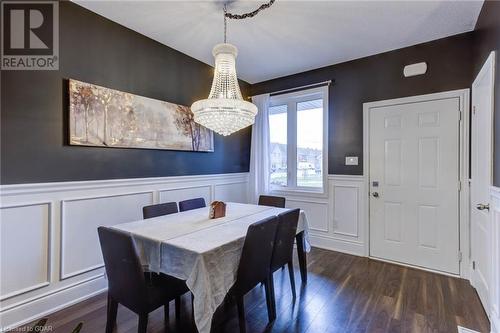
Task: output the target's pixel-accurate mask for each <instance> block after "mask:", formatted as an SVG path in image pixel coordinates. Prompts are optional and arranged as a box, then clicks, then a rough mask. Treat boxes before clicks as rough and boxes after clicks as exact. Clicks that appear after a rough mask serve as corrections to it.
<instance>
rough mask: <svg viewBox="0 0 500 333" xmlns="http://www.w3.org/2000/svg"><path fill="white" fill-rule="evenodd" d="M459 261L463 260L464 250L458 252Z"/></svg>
mask: <svg viewBox="0 0 500 333" xmlns="http://www.w3.org/2000/svg"><path fill="white" fill-rule="evenodd" d="M458 261H459V262H461V261H462V252H458Z"/></svg>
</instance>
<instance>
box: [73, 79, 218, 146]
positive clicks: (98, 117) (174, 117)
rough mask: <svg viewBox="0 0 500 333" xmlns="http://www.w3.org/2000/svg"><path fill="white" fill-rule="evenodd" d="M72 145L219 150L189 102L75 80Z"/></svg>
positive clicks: (211, 134) (209, 131) (210, 132)
mask: <svg viewBox="0 0 500 333" xmlns="http://www.w3.org/2000/svg"><path fill="white" fill-rule="evenodd" d="M69 104H70V106H69V110H70V112H69V113H70V114H69V123H70V125H69V132H70V133H69V134H70V140H69V141H70V144H71V145H81V146H98V147H119V148H147V149H168V150H187V151H206V152H213V151H214V139H213V132H212V131H211V130H209V129H207V128H205V127H203V126H201V125H199V124H197V123H195V122H194V119H193V113H192V112H191V109H190V108H189V107H187V106H183V105H177V104H173V103H168V102H164V101H160V100H156V99H152V98H147V97H143V96H138V95H134V94H130V93H126V92H121V91H118V90H114V89H109V88H104V87H100V86H97V85H94V84H90V83H85V82H80V81H77V80H72V79H71V80H69Z"/></svg>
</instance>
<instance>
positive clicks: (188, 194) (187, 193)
mask: <svg viewBox="0 0 500 333" xmlns="http://www.w3.org/2000/svg"><path fill="white" fill-rule="evenodd" d="M193 198H204V199H205V202H206V203H207V205H208V203H210V202H211V200H212V186H211V185H202V186H192V187H185V188H172V189H167V190H161V191H160V202H162V203H163V202H173V201H175V202H179V201H183V200H187V199H193Z"/></svg>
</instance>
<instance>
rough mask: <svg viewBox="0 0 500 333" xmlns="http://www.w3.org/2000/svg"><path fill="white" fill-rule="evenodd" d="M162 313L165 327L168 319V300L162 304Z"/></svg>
mask: <svg viewBox="0 0 500 333" xmlns="http://www.w3.org/2000/svg"><path fill="white" fill-rule="evenodd" d="M163 315H164V320H165V327H167V326H168V323H169V321H170V302H167V303H165V305H164V306H163Z"/></svg>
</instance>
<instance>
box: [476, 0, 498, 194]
mask: <svg viewBox="0 0 500 333" xmlns="http://www.w3.org/2000/svg"><path fill="white" fill-rule="evenodd" d="M499 50H500V1H491V0H487V1H485V2H484V5H483V8H482V9H481V14H480V15H479V18H478V20H477V23H476V30H475V31H474V77H475V76H476V75H477V74H478V73H479V71H480V70H481V67H482V66H483V64H484V62H485V61H486V58H488V56H489V54H490V52H491V51H497V56H496V71H495V72H496V78H495V116H494V156H493V159H494V162H493V184H494V185H495V186H500V66H499V64H498V63H499V61H500V56H499V55H498V51H499Z"/></svg>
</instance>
